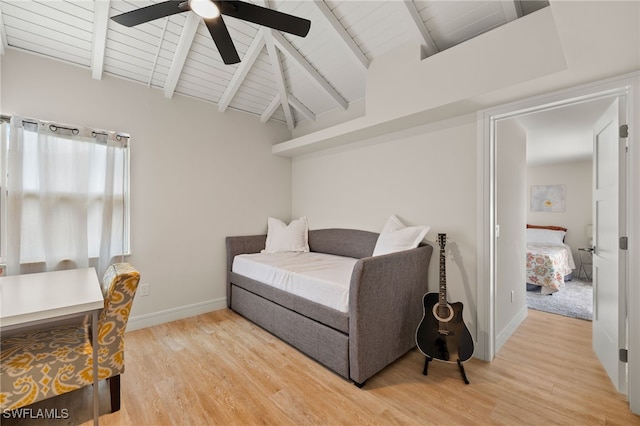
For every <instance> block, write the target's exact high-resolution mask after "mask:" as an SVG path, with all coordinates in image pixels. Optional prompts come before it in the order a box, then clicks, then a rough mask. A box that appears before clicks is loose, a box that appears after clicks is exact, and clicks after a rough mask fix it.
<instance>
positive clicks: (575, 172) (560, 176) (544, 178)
mask: <svg viewBox="0 0 640 426" xmlns="http://www.w3.org/2000/svg"><path fill="white" fill-rule="evenodd" d="M591 176H592V163H591V161H581V162H574V163H562V164H549V165H544V166H535V167H527V186H526V188H525V191H526V193H527V223H530V224H534V225H557V226H563V227H565V228H567V235H566V236H565V243H567V244H568V245H569V246H571V250H572V252H573V256H574V259H575V261H576V268H577V267H578V265H579V261H578V248H580V247H589V245H588V238H587V234H586V232H585V227H586V226H587V225H588V224H591V223H592V208H591V198H592V186H593V184H592V179H591ZM532 185H565V194H566V199H565V202H566V208H565V211H564V212H532V211H531V186H532ZM575 272H577V271H575Z"/></svg>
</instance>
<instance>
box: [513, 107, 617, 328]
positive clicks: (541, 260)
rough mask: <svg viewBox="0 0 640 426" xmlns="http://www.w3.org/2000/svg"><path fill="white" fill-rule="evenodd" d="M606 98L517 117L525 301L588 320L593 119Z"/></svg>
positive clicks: (590, 312)
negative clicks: (521, 135) (522, 167)
mask: <svg viewBox="0 0 640 426" xmlns="http://www.w3.org/2000/svg"><path fill="white" fill-rule="evenodd" d="M609 103H610V100H607V99H601V100H597V101H592V102H587V103H582V104H578V105H572V106H568V107H564V108H559V109H554V110H550V111H543V112H539V113H535V114H531V115H528V116H525V117H520V118H518V122H519V124H520V125H521V126H522V127H524V128H525V129H526V133H527V147H526V152H527V167H526V188H525V191H526V200H527V209H526V223H527V229H526V244H527V249H526V250H527V251H526V289H527V292H526V298H527V306H528V308H529V309H535V310H539V311H544V312H550V313H553V314H559V315H564V316H569V317H573V318H579V319H583V320H588V321H591V319H592V315H593V291H592V290H593V289H592V270H591V266H592V260H591V259H592V247H593V244H594V243H593V226H592V222H593V221H592V217H593V214H592V167H593V164H592V156H593V152H592V151H593V149H592V145H593V126H594V123H595V122H596V120H597V119H598V117H599V116H600V115H601V114H602V113H603V111H604V110H605V109H606V107H607V105H608V104H609Z"/></svg>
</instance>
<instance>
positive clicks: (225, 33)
mask: <svg viewBox="0 0 640 426" xmlns="http://www.w3.org/2000/svg"><path fill="white" fill-rule="evenodd" d="M204 23H205V24H206V25H207V28H208V29H209V34H211V38H213V41H214V43H215V44H216V47H217V48H218V52H220V56H222V60H223V61H224V63H225V64H227V65H231V64H237V63H238V62H240V56H238V51H237V50H236V47H235V46H234V44H233V40H231V35H230V34H229V30H227V26H226V25H225V23H224V21H223V20H222V16H218V17H217V18H213V19H205V20H204Z"/></svg>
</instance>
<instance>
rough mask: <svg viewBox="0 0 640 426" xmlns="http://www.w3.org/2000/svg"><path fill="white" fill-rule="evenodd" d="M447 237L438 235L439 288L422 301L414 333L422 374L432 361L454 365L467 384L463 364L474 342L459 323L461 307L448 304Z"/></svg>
mask: <svg viewBox="0 0 640 426" xmlns="http://www.w3.org/2000/svg"><path fill="white" fill-rule="evenodd" d="M446 242H447V235H446V234H438V245H439V246H440V287H439V292H438V293H427V294H425V295H424V297H423V299H422V304H423V307H424V313H423V317H422V321H420V325H419V326H418V329H417V330H416V345H417V346H418V349H419V350H420V352H422V353H423V354H424V355H425V356H426V357H427V359H426V361H425V364H424V371H423V374H424V375H427V371H428V368H429V362H431V360H433V359H437V360H439V361H444V362H451V363H457V364H458V366H459V367H460V372H461V373H462V378H463V380H464V382H465V383H466V384H469V380H467V376H466V374H465V371H464V367H463V366H462V363H463V362H465V361H467V360H468V359H469V358H471V356H472V355H473V338H472V337H471V333H469V329H468V328H467V326H466V325H465V323H464V321H463V319H462V308H463V306H462V303H460V302H456V303H449V302H447V272H446V256H445V245H446Z"/></svg>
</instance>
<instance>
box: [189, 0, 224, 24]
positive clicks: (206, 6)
mask: <svg viewBox="0 0 640 426" xmlns="http://www.w3.org/2000/svg"><path fill="white" fill-rule="evenodd" d="M189 8H190V9H191V10H192V11H193V12H194V13H195V14H196V15H198V16H201V17H203V18H205V19H212V18H217V17H218V16H220V10H219V9H218V6H216V5H215V3H213V2H212V1H211V0H189Z"/></svg>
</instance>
